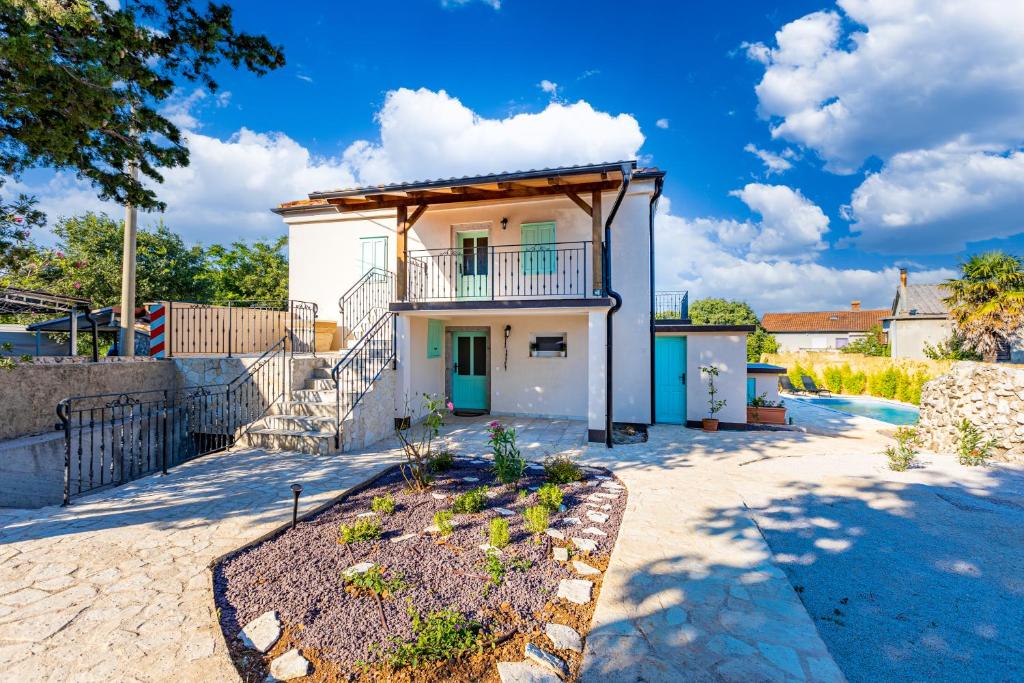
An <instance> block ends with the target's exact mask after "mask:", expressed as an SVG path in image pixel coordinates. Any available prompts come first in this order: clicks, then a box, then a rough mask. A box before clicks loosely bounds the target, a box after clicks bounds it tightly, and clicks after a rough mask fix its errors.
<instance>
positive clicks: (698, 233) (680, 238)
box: [655, 197, 955, 313]
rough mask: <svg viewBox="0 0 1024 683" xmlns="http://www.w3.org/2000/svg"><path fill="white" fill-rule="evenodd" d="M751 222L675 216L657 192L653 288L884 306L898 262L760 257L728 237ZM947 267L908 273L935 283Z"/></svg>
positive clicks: (767, 306)
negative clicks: (854, 264)
mask: <svg viewBox="0 0 1024 683" xmlns="http://www.w3.org/2000/svg"><path fill="white" fill-rule="evenodd" d="M756 228H757V226H756V225H755V224H751V223H749V222H737V221H732V220H727V219H718V218H689V217H682V216H676V215H673V214H672V209H671V202H670V200H669V199H668V198H667V197H665V198H663V199H662V200H661V202H660V203H659V206H658V214H657V216H656V217H655V240H656V245H657V249H656V251H655V269H656V271H655V272H656V277H657V287H658V288H659V289H685V290H688V291H689V292H690V300H691V301H692V300H694V299H700V298H704V297H709V296H716V297H725V298H729V299H741V300H743V301H747V302H749V303H750V304H751V305H752V306H753V307H754V309H755V310H756V311H758V313H764V312H765V311H799V310H805V311H806V310H824V309H830V308H834V309H842V308H846V307H847V306H849V304H850V301H852V300H854V299H859V300H861V301H862V302H863V304H864V306H865V308H885V307H887V306H888V305H889V304H890V303H891V302H892V296H893V294H894V292H895V290H896V285H897V282H898V278H899V270H898V268H896V267H891V268H884V269H881V270H869V269H865V268H832V267H829V266H825V265H821V264H819V263H813V262H811V263H808V262H802V261H798V260H795V259H787V260H768V259H764V258H760V257H759V256H758V255H757V254H755V253H753V252H752V251H750V250H748V249H744V248H743V245H742V240H737V239H735V238H736V237H737V236H738V235H743V234H744V231H751V230H754V231H756ZM746 234H747V236H749V234H751V233H749V232H747V233H746ZM954 274H955V273H954V272H953V271H952V270H948V269H934V270H921V271H918V272H915V273H914V274H913V275H912V278H913V279H914V281H915V282H921V283H925V282H939V281H941V280H944V279H946V278H948V277H953V276H954Z"/></svg>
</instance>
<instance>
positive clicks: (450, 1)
mask: <svg viewBox="0 0 1024 683" xmlns="http://www.w3.org/2000/svg"><path fill="white" fill-rule="evenodd" d="M476 1H477V0H441V7H445V8H450V7H465V6H466V5H468V4H470V3H472V2H476ZM479 1H480V2H482V3H483V4H485V5H487V6H488V7H490V8H491V9H494V10H499V9H501V0H479Z"/></svg>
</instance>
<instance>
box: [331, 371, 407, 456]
mask: <svg viewBox="0 0 1024 683" xmlns="http://www.w3.org/2000/svg"><path fill="white" fill-rule="evenodd" d="M396 374H397V373H396V372H395V371H394V370H391V369H390V368H389V369H387V370H384V371H383V372H382V373H380V377H378V378H377V381H376V382H374V383H373V388H372V389H371V390H370V391H369V392H367V393H366V394H365V395H364V396H363V398H362V400H361V401H359V404H358V405H357V406H356V407H355V409H354V410H353V411H352V415H350V416H349V418H348V419H347V420H345V424H344V430H343V431H342V439H343V441H344V443H343V444H342V450H345V451H350V450H359V449H361V448H366V447H368V446H370V445H372V444H374V443H376V442H377V441H380V440H381V439H385V438H387V437H389V436H392V435H393V434H394V433H395V386H396V384H397V381H398V378H397V377H396Z"/></svg>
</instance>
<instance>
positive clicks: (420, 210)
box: [405, 204, 427, 230]
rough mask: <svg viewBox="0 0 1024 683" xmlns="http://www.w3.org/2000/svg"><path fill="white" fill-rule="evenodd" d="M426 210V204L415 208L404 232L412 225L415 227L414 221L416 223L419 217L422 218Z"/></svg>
mask: <svg viewBox="0 0 1024 683" xmlns="http://www.w3.org/2000/svg"><path fill="white" fill-rule="evenodd" d="M426 210H427V205H426V204H420V205H419V206H417V207H416V210H415V211H413V212H412V215H411V216H409V221H408V222H407V223H406V225H405V228H406V230H408V229H409V228H411V227H412V226H413V225H415V224H416V221H418V220H419V219H420V216H422V215H423V214H424V212H426Z"/></svg>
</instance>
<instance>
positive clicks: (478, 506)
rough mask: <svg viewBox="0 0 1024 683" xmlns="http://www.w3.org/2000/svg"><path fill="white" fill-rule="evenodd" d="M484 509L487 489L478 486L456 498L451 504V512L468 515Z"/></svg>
mask: <svg viewBox="0 0 1024 683" xmlns="http://www.w3.org/2000/svg"><path fill="white" fill-rule="evenodd" d="M485 507H487V487H486V486H480V487H478V488H475V489H473V490H472V491H466V492H465V493H463V494H460V495H458V496H456V497H455V501H454V502H453V503H452V512H459V513H467V514H468V513H473V512H480V511H481V510H483V509H484V508H485Z"/></svg>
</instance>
